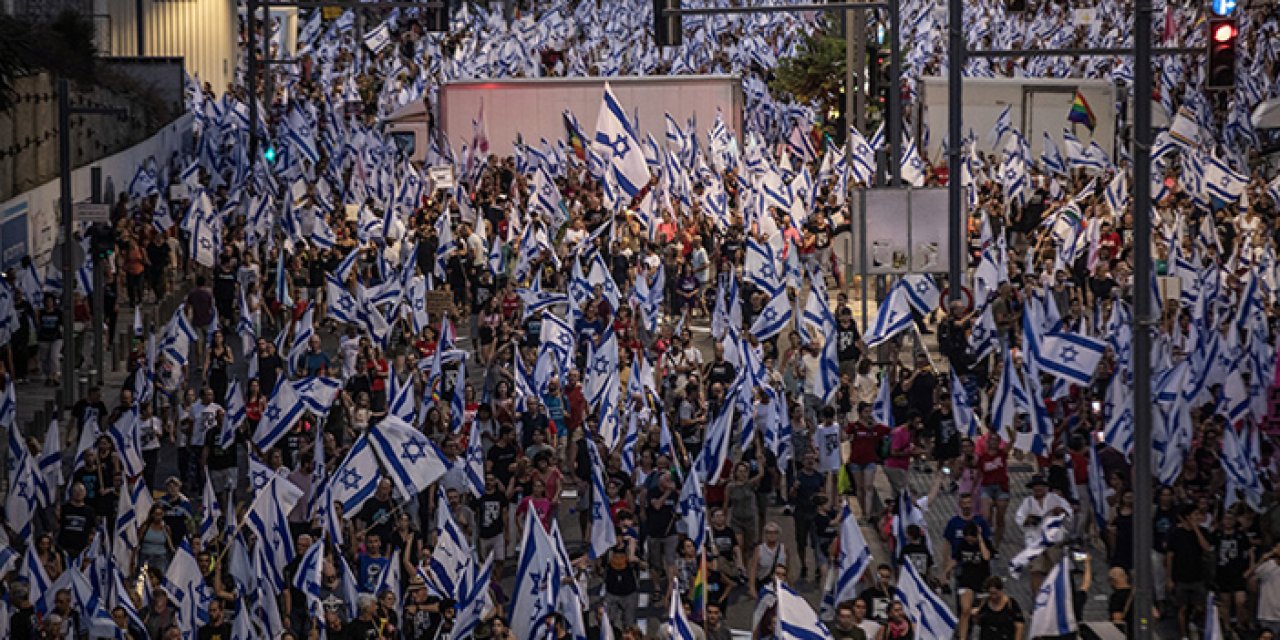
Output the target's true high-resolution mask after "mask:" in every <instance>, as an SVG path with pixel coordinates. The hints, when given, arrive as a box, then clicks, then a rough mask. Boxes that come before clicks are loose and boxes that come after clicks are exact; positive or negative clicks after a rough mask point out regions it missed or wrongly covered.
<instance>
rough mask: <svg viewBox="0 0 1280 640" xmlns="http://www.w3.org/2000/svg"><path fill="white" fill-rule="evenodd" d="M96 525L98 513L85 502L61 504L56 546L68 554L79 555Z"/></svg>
mask: <svg viewBox="0 0 1280 640" xmlns="http://www.w3.org/2000/svg"><path fill="white" fill-rule="evenodd" d="M97 526H98V514H97V512H95V511H94V510H93V508H92V507H90V506H89V505H87V504H81V505H78V506H77V505H74V504H71V503H70V502H68V503H66V504H64V505H62V518H61V519H59V520H58V546H60V547H62V549H63V551H66V552H67V555H69V556H75V555H79V554H80V552H81V551H83V550H84V548H85V547H86V546H88V544H89V534H91V533H93V530H94V529H95V528H96V527H97Z"/></svg>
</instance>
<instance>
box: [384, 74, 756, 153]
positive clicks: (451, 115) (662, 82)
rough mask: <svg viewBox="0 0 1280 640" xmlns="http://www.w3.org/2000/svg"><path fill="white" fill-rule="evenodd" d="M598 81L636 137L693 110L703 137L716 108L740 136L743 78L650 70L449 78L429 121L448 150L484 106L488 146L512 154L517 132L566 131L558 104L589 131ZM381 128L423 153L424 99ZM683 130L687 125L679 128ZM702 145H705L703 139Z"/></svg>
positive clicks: (661, 136)
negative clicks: (644, 73)
mask: <svg viewBox="0 0 1280 640" xmlns="http://www.w3.org/2000/svg"><path fill="white" fill-rule="evenodd" d="M605 82H608V83H609V86H610V87H611V88H612V89H613V93H614V95H615V96H617V97H618V100H619V101H620V102H621V103H622V106H623V108H624V109H626V111H627V113H628V114H629V115H631V117H632V118H633V119H636V118H638V122H639V129H638V131H637V132H636V133H637V135H638V136H640V139H641V141H642V142H643V140H644V137H645V134H646V133H652V134H653V137H654V139H655V140H658V142H659V144H663V142H664V140H665V136H666V130H667V125H666V118H665V115H666V114H668V113H669V114H671V117H672V118H674V119H675V120H676V122H678V123H679V124H680V127H681V128H682V129H685V128H686V127H687V123H688V121H689V119H690V118H692V117H696V118H697V123H698V135H699V138H700V139H701V141H702V144H704V145H705V144H706V134H707V131H708V130H709V129H710V128H711V125H712V123H713V122H715V119H716V113H717V111H719V112H720V113H721V114H723V116H722V117H723V118H724V122H725V126H726V127H727V128H728V129H729V132H730V133H732V134H734V136H736V137H737V138H738V139H739V140H741V139H742V104H743V98H742V80H741V79H740V78H738V77H736V76H656V77H614V78H529V79H520V78H511V79H497V80H465V81H457V82H448V83H445V84H444V85H442V86H441V88H440V103H439V109H438V111H437V114H436V115H437V118H436V122H437V123H438V124H439V126H440V127H441V129H442V130H443V131H444V132H445V134H446V135H447V136H448V137H449V141H450V142H451V143H452V145H453V148H454V150H455V151H458V150H460V149H461V148H462V145H463V144H470V143H471V138H472V131H473V127H472V121H475V120H478V119H479V118H480V113H481V109H482V108H483V110H484V127H485V129H486V132H487V133H486V136H487V137H488V139H489V152H490V153H493V154H495V155H500V156H505V155H511V151H512V148H513V146H514V144H515V141H516V135H517V134H519V135H521V136H522V137H523V138H524V141H525V143H526V144H531V145H537V144H539V141H540V140H541V139H542V138H546V139H547V140H548V141H549V142H551V143H552V144H555V141H556V140H564V139H565V124H564V117H563V114H564V111H565V110H566V109H568V110H570V111H572V112H573V114H574V116H575V117H576V118H577V119H578V123H579V125H580V126H581V127H582V134H583V136H584V137H585V138H588V139H590V138H591V137H592V135H593V134H594V133H595V127H596V116H597V115H598V113H599V111H600V103H601V100H602V98H603V96H604V85H605ZM387 123H388V126H387V131H388V133H389V134H390V135H391V136H392V137H393V138H394V139H396V140H397V141H398V142H399V144H400V145H401V146H402V148H406V149H409V150H410V157H411V158H413V159H414V160H415V161H417V162H419V163H421V162H423V161H425V160H426V154H427V148H428V140H429V138H428V126H427V117H426V105H424V104H423V103H421V102H417V103H413V104H409V105H406V106H405V107H403V108H402V109H400V110H399V111H397V112H396V113H393V114H391V116H389V117H388V118H387ZM686 133H687V131H686ZM703 148H705V146H704V147H703Z"/></svg>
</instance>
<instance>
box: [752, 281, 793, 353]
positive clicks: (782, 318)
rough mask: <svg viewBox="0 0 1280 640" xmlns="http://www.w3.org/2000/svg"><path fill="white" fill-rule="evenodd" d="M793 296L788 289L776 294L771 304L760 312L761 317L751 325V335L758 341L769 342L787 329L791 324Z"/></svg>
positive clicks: (770, 301)
mask: <svg viewBox="0 0 1280 640" xmlns="http://www.w3.org/2000/svg"><path fill="white" fill-rule="evenodd" d="M791 317H792V311H791V295H790V294H788V293H787V290H786V289H781V290H780V291H777V292H776V293H774V295H773V297H772V299H770V300H769V304H767V305H765V307H764V309H763V310H761V311H760V316H759V317H757V318H756V321H755V322H754V323H753V324H752V325H751V335H753V336H755V337H756V339H757V340H761V341H764V340H768V339H769V338H772V337H774V336H776V335H778V334H779V333H782V330H783V329H786V328H787V326H788V325H790V324H791Z"/></svg>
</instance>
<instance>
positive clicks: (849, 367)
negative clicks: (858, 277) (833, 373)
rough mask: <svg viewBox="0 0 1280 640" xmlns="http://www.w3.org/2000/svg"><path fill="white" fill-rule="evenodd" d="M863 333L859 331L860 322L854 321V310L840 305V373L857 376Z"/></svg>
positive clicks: (837, 343) (851, 376) (838, 330)
mask: <svg viewBox="0 0 1280 640" xmlns="http://www.w3.org/2000/svg"><path fill="white" fill-rule="evenodd" d="M864 346H865V345H863V343H862V333H861V332H859V331H858V323H856V322H854V321H853V311H851V310H849V307H840V311H839V312H838V313H837V314H836V360H838V361H839V362H840V373H847V374H849V377H850V378H854V377H857V375H858V371H857V366H858V361H859V360H861V359H862V350H863V347H864Z"/></svg>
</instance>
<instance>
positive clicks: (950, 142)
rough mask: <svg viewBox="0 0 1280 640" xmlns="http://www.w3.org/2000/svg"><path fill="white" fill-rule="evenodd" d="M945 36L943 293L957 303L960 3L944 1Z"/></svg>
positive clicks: (961, 232) (961, 229)
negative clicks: (945, 279)
mask: <svg viewBox="0 0 1280 640" xmlns="http://www.w3.org/2000/svg"><path fill="white" fill-rule="evenodd" d="M947 12H948V14H947V15H948V16H949V17H948V25H947V35H948V37H949V42H950V48H951V50H950V53H949V54H948V56H947V208H948V210H949V211H950V214H951V215H950V216H949V219H950V230H949V233H950V242H949V243H950V247H949V248H948V251H949V252H950V254H951V255H950V256H949V260H948V261H947V263H948V264H947V267H948V274H949V275H948V282H947V291H948V293H949V295H948V296H947V299H948V300H959V299H960V286H961V283H962V282H963V279H962V278H961V274H962V270H963V269H964V263H963V262H962V259H963V253H964V245H965V242H964V240H965V238H966V236H967V230H968V228H969V227H968V225H967V224H965V222H967V220H966V219H965V215H964V201H963V199H962V198H961V192H960V188H961V186H960V174H961V169H960V127H961V122H960V121H961V118H962V115H963V114H962V113H961V109H962V108H963V107H962V106H961V100H960V97H961V94H960V91H961V89H962V87H963V84H964V81H963V79H962V77H961V75H962V74H961V72H962V71H963V70H964V65H965V59H964V58H965V56H964V54H965V48H966V45H965V42H964V0H948V2H947Z"/></svg>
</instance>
